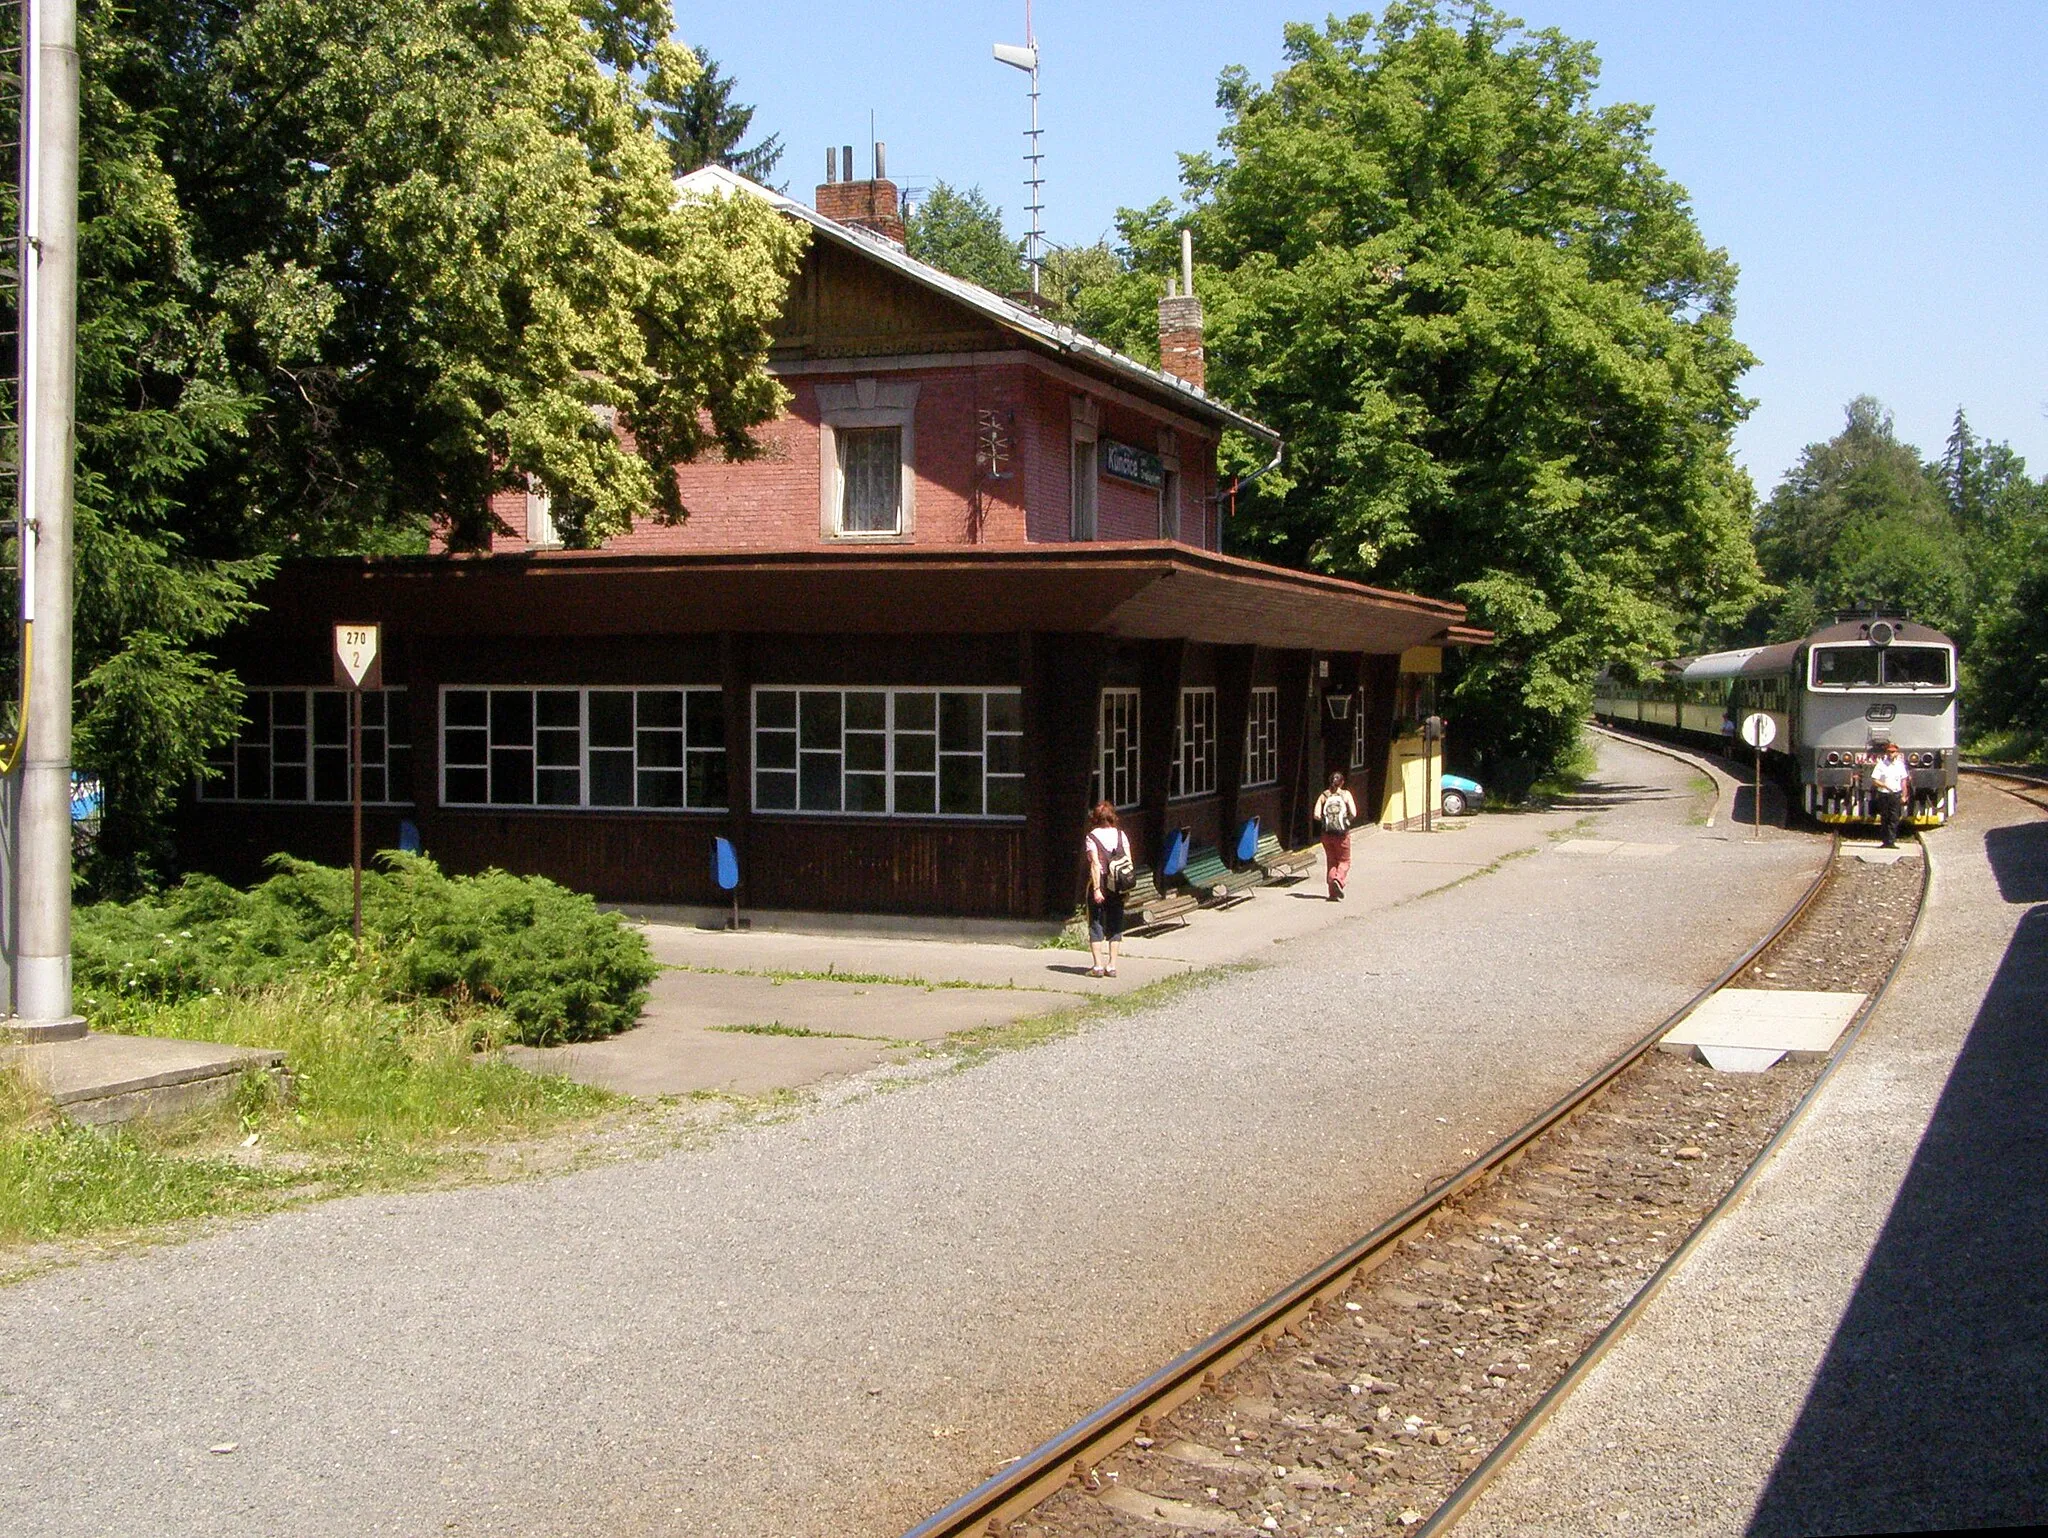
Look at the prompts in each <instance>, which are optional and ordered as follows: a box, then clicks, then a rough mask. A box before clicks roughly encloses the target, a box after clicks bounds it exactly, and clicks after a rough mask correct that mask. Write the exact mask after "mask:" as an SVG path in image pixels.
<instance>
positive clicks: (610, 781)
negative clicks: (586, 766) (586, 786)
mask: <svg viewBox="0 0 2048 1538" xmlns="http://www.w3.org/2000/svg"><path fill="white" fill-rule="evenodd" d="M590 804H591V805H592V806H631V805H632V804H633V755H632V753H631V752H630V751H628V752H623V753H622V752H619V751H618V750H617V749H613V748H606V749H598V748H592V749H591V750H590Z"/></svg>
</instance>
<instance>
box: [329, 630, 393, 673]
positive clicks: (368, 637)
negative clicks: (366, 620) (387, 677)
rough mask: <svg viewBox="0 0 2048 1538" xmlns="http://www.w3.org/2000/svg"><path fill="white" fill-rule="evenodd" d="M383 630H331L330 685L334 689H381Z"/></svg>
mask: <svg viewBox="0 0 2048 1538" xmlns="http://www.w3.org/2000/svg"><path fill="white" fill-rule="evenodd" d="M383 639H384V636H383V627H382V626H381V625H336V626H335V627H334V684H335V687H336V688H338V689H381V688H382V687H383V686H384V657H383V644H382V643H383Z"/></svg>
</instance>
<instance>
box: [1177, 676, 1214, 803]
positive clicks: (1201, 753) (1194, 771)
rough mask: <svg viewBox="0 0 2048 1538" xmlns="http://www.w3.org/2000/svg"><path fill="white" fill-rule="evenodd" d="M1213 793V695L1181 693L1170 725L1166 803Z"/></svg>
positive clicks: (1209, 691)
mask: <svg viewBox="0 0 2048 1538" xmlns="http://www.w3.org/2000/svg"><path fill="white" fill-rule="evenodd" d="M1215 793H1216V691H1215V690H1214V689H1183V690H1181V691H1180V709H1179V711H1178V713H1177V715H1176V716H1175V719H1174V723H1173V788H1172V790H1170V791H1169V792H1168V796H1169V798H1170V799H1179V798H1182V797H1186V796H1212V795H1214V794H1215Z"/></svg>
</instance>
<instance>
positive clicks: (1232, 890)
mask: <svg viewBox="0 0 2048 1538" xmlns="http://www.w3.org/2000/svg"><path fill="white" fill-rule="evenodd" d="M1182 875H1183V877H1184V878H1185V880H1186V881H1187V884H1188V886H1189V888H1190V889H1192V890H1193V892H1194V893H1195V895H1196V896H1197V897H1199V898H1200V899H1201V902H1202V906H1203V907H1217V908H1221V907H1228V906H1229V905H1230V904H1232V903H1238V902H1243V901H1245V900H1246V899H1247V898H1248V897H1250V896H1251V889H1252V888H1253V887H1255V886H1259V885H1262V884H1263V883H1264V882H1265V879H1266V873H1265V872H1264V871H1262V870H1260V869H1259V867H1258V866H1256V865H1247V866H1246V867H1245V868H1244V869H1243V870H1232V869H1231V868H1230V867H1229V866H1228V865H1225V864H1224V863H1223V853H1222V851H1221V850H1218V849H1215V848H1205V849H1197V850H1195V851H1194V852H1193V853H1191V854H1190V855H1189V856H1188V866H1187V869H1186V871H1184V872H1183V873H1182Z"/></svg>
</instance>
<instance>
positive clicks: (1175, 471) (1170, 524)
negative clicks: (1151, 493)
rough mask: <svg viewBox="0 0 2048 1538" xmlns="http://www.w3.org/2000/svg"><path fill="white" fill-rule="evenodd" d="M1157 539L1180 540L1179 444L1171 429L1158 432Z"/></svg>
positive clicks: (1164, 428) (1162, 429)
mask: <svg viewBox="0 0 2048 1538" xmlns="http://www.w3.org/2000/svg"><path fill="white" fill-rule="evenodd" d="M1159 471H1160V481H1159V537H1160V538H1161V539H1179V538H1180V443H1179V440H1178V439H1176V438H1175V437H1174V434H1173V429H1172V428H1170V427H1163V428H1161V429H1160V430H1159Z"/></svg>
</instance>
